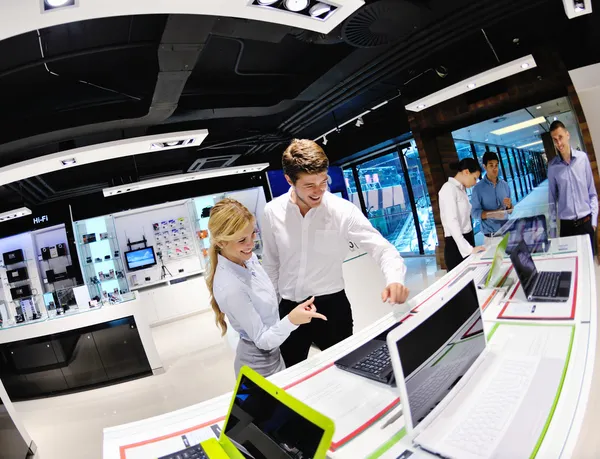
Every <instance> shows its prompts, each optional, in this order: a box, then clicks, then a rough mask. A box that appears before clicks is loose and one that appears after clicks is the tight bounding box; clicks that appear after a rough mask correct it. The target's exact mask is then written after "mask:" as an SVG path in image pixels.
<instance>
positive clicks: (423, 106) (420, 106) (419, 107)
mask: <svg viewBox="0 0 600 459" xmlns="http://www.w3.org/2000/svg"><path fill="white" fill-rule="evenodd" d="M424 108H425V104H421V105H417V110H422V109H424Z"/></svg>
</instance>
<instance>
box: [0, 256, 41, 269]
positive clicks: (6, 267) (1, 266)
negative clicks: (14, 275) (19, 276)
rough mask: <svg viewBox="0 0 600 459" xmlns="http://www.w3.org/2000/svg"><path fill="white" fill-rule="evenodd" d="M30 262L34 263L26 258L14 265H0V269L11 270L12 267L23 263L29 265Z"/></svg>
mask: <svg viewBox="0 0 600 459" xmlns="http://www.w3.org/2000/svg"><path fill="white" fill-rule="evenodd" d="M30 261H35V260H33V259H31V258H26V259H25V260H23V261H17V262H16V263H9V264H7V265H5V264H0V268H2V269H11V268H12V267H13V266H17V265H22V264H23V263H29V262H30Z"/></svg>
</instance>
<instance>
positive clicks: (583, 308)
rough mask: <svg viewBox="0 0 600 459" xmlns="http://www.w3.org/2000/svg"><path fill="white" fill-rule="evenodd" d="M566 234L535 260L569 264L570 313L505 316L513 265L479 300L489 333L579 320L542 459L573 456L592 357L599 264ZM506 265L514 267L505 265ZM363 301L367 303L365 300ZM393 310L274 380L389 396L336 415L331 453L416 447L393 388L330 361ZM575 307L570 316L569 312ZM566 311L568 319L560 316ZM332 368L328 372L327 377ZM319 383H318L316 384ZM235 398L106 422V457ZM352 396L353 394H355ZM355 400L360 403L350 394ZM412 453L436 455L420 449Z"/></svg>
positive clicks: (191, 427)
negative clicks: (394, 415)
mask: <svg viewBox="0 0 600 459" xmlns="http://www.w3.org/2000/svg"><path fill="white" fill-rule="evenodd" d="M569 239H570V240H571V241H572V244H573V246H574V247H576V251H575V252H574V253H567V254H560V255H557V254H549V255H547V256H538V257H536V258H535V262H536V264H537V267H538V269H540V270H557V269H558V270H566V269H567V267H572V270H573V286H572V295H571V299H570V300H569V302H568V311H567V313H566V314H565V313H564V311H565V308H564V307H563V308H562V309H561V308H557V309H556V314H558V315H559V316H561V318H557V319H555V318H552V319H548V318H543V317H539V318H536V317H534V318H532V317H529V316H523V317H521V318H515V319H509V318H508V314H507V311H509V308H508V305H512V306H515V305H517V306H522V303H523V302H524V300H521V301H518V300H517V298H518V297H519V295H522V290H521V289H520V287H519V285H518V282H517V280H516V276H515V273H514V270H512V269H510V271H509V272H508V276H507V277H510V278H512V279H513V284H512V287H510V288H509V289H508V291H507V292H506V295H505V296H504V292H502V294H498V293H497V292H492V291H489V290H481V291H479V297H480V305H481V306H482V308H483V312H484V330H485V332H486V333H487V334H489V333H490V331H491V329H492V328H493V327H494V326H495V324H497V323H510V324H540V323H545V324H548V323H549V322H551V323H552V324H569V325H574V326H575V333H574V340H573V344H572V349H571V355H570V360H569V364H568V367H567V372H566V377H565V379H564V381H563V385H562V390H561V392H560V397H559V398H558V400H557V404H556V406H555V411H554V413H553V416H552V417H551V420H550V423H549V424H548V426H547V431H546V433H545V436H544V437H543V441H542V443H541V446H540V449H539V451H538V457H540V458H554V457H561V456H562V457H570V456H571V455H572V452H573V450H574V448H575V444H576V442H577V439H578V436H579V432H580V429H581V423H582V420H583V418H584V414H585V409H586V405H587V400H588V397H589V393H590V386H591V378H592V374H593V367H594V361H595V348H596V327H597V315H596V314H597V313H596V285H595V274H594V262H593V258H592V255H591V248H590V246H589V242H588V240H587V238H586V237H583V236H579V237H573V238H569ZM484 262H485V260H480V259H479V258H469V259H467V260H465V261H464V262H463V263H462V264H461V265H459V266H458V267H457V268H456V269H455V270H453V271H452V272H450V273H448V274H446V275H445V276H444V277H442V278H440V279H439V280H438V281H437V282H435V283H434V284H433V285H431V286H430V287H429V288H427V289H426V290H424V291H422V292H420V293H419V294H418V295H416V296H415V297H414V299H413V302H412V303H411V307H413V306H414V308H413V309H412V313H413V314H418V313H423V312H426V310H427V307H428V306H429V305H432V304H433V301H432V300H435V299H436V298H439V296H443V294H444V292H445V290H446V289H447V288H448V286H449V285H450V284H451V283H452V281H453V280H454V279H456V278H457V276H460V275H461V274H463V272H464V271H465V270H469V271H471V265H472V264H477V263H484ZM506 268H507V269H509V265H508V264H507V266H506ZM509 298H512V301H511V302H509V303H506V300H508V299H509ZM359 307H368V305H361V306H359ZM395 308H397V309H396V310H395V311H394V312H391V313H390V314H388V315H387V316H386V317H384V318H382V319H380V320H378V321H376V322H375V323H373V324H372V325H370V326H368V327H366V328H365V329H363V330H361V331H360V332H358V333H356V334H355V335H353V336H352V337H350V338H348V339H346V340H345V341H343V342H341V343H339V344H337V345H336V346H334V347H332V348H330V349H328V350H326V351H323V352H321V353H319V354H317V355H315V356H314V357H312V358H310V359H308V360H306V361H304V362H302V363H300V364H298V365H296V366H294V367H292V368H289V369H287V370H285V371H283V372H281V373H278V374H276V375H274V376H273V377H271V378H270V379H271V381H272V382H273V383H275V384H276V385H278V386H280V387H283V388H285V389H286V390H289V391H290V392H291V393H292V394H294V393H297V392H298V390H299V389H298V388H300V387H302V384H306V382H307V381H315V382H316V381H317V380H318V379H325V378H327V377H329V378H331V380H332V381H333V380H335V381H338V382H339V384H342V386H339V387H340V390H341V391H344V390H348V389H349V388H348V387H344V386H343V385H344V384H348V385H349V384H355V383H356V381H360V383H361V384H363V386H364V389H363V390H362V391H361V392H360V394H361V398H366V397H369V396H371V395H370V394H372V393H377V394H378V397H379V400H381V401H383V400H387V401H390V400H391V401H392V403H391V405H389V406H386V407H385V409H383V410H381V412H380V413H378V414H377V416H371V415H369V416H368V417H361V416H364V414H365V413H366V412H367V411H368V410H365V409H364V407H359V406H358V404H357V408H356V410H355V411H354V412H351V413H347V414H346V415H345V417H344V419H343V420H341V421H337V420H336V435H338V436H337V437H335V436H334V444H332V447H331V449H330V454H329V455H330V457H335V458H338V457H342V458H359V457H369V458H377V457H382V458H397V457H398V456H400V455H401V454H402V453H403V452H404V451H406V450H411V451H414V450H413V449H412V447H411V439H410V438H408V437H407V436H406V435H405V431H404V429H403V427H404V419H403V417H400V418H399V419H398V420H396V421H395V422H394V423H392V424H390V425H389V426H387V427H385V428H382V426H383V424H384V423H385V421H386V420H387V419H388V418H389V417H390V415H389V414H388V412H389V409H390V407H392V406H394V404H397V403H398V400H397V393H396V389H395V388H391V387H387V386H385V385H382V384H378V383H375V382H371V381H368V380H365V379H364V378H360V377H359V376H354V375H350V374H348V373H345V372H341V370H338V369H336V368H335V367H333V366H332V364H333V362H334V361H335V360H337V359H338V358H339V357H341V356H343V355H345V354H347V353H348V352H349V351H351V350H353V349H355V348H357V347H359V346H360V345H362V344H363V343H365V342H367V341H368V340H370V339H371V338H373V337H375V336H376V335H378V334H379V333H380V332H382V331H384V330H386V329H387V328H388V327H389V326H390V325H392V324H394V323H395V322H397V321H398V319H399V318H400V317H401V316H402V315H403V313H406V312H408V310H407V309H408V308H406V307H402V306H400V307H395ZM518 312H519V311H518V310H517V311H516V312H515V311H512V313H518ZM571 313H572V317H573V318H569V317H568V316H570V315H571ZM562 315H564V316H565V317H562ZM500 316H502V317H504V318H502V317H500ZM408 317H411V316H410V315H409V316H408ZM499 317H500V318H499ZM405 318H406V316H405ZM334 372H339V374H338V373H335V374H334ZM329 373H331V375H330V376H327V374H329ZM333 376H335V378H333ZM356 378H358V379H356ZM340 381H341V382H340ZM314 387H317V386H316V383H315V386H314ZM230 397H231V394H230V393H227V394H224V395H222V396H220V397H216V398H214V399H211V400H208V401H206V402H203V403H199V404H196V405H193V406H190V407H187V408H184V409H181V410H177V411H174V412H171V413H166V414H164V415H160V416H156V417H153V418H149V419H145V420H140V421H138V422H134V423H130V424H126V425H122V426H116V427H111V428H107V429H105V430H104V449H103V457H104V459H141V458H144V457H159V456H160V455H163V454H167V453H169V452H174V451H177V450H178V449H182V448H183V443H182V442H181V440H180V436H181V435H182V434H184V433H187V434H188V435H189V434H191V433H193V432H199V431H200V430H201V429H203V428H208V427H210V426H214V425H215V424H217V425H218V424H221V425H222V420H223V417H224V416H225V415H226V413H227V409H228V406H229V402H230ZM353 398H354V399H356V397H353ZM321 402H322V401H321ZM353 403H356V402H355V401H354V400H353ZM386 403H387V402H386ZM315 408H316V407H315ZM317 409H318V408H317ZM352 423H354V424H352ZM352 425H354V426H355V427H356V428H354V430H353V431H350V430H349V429H352V428H353V427H352ZM413 457H435V456H432V455H429V454H427V453H423V452H421V451H419V452H416V453H415V454H414V455H413Z"/></svg>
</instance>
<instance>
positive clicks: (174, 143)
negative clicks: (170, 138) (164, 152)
mask: <svg viewBox="0 0 600 459" xmlns="http://www.w3.org/2000/svg"><path fill="white" fill-rule="evenodd" d="M178 144H179V141H178V140H176V141H175V142H165V146H166V147H174V146H175V145H178Z"/></svg>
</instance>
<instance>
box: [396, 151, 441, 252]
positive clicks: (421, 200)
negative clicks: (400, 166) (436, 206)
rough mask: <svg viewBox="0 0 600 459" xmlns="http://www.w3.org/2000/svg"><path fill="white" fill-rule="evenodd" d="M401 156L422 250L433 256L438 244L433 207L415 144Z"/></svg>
mask: <svg viewBox="0 0 600 459" xmlns="http://www.w3.org/2000/svg"><path fill="white" fill-rule="evenodd" d="M402 154H403V155H404V158H405V160H406V166H407V169H408V176H409V178H410V184H411V186H412V190H413V194H414V196H415V204H416V207H417V217H418V220H419V226H420V228H421V238H422V240H423V250H424V252H425V254H428V255H429V254H433V253H435V246H436V245H437V244H438V238H437V232H436V230H435V222H434V220H433V207H432V206H431V199H430V198H429V190H428V189H427V183H426V182H425V173H424V172H423V165H422V164H421V159H420V158H419V152H418V150H417V147H416V144H415V142H414V141H412V142H411V146H410V147H409V148H405V149H404V150H402Z"/></svg>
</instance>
